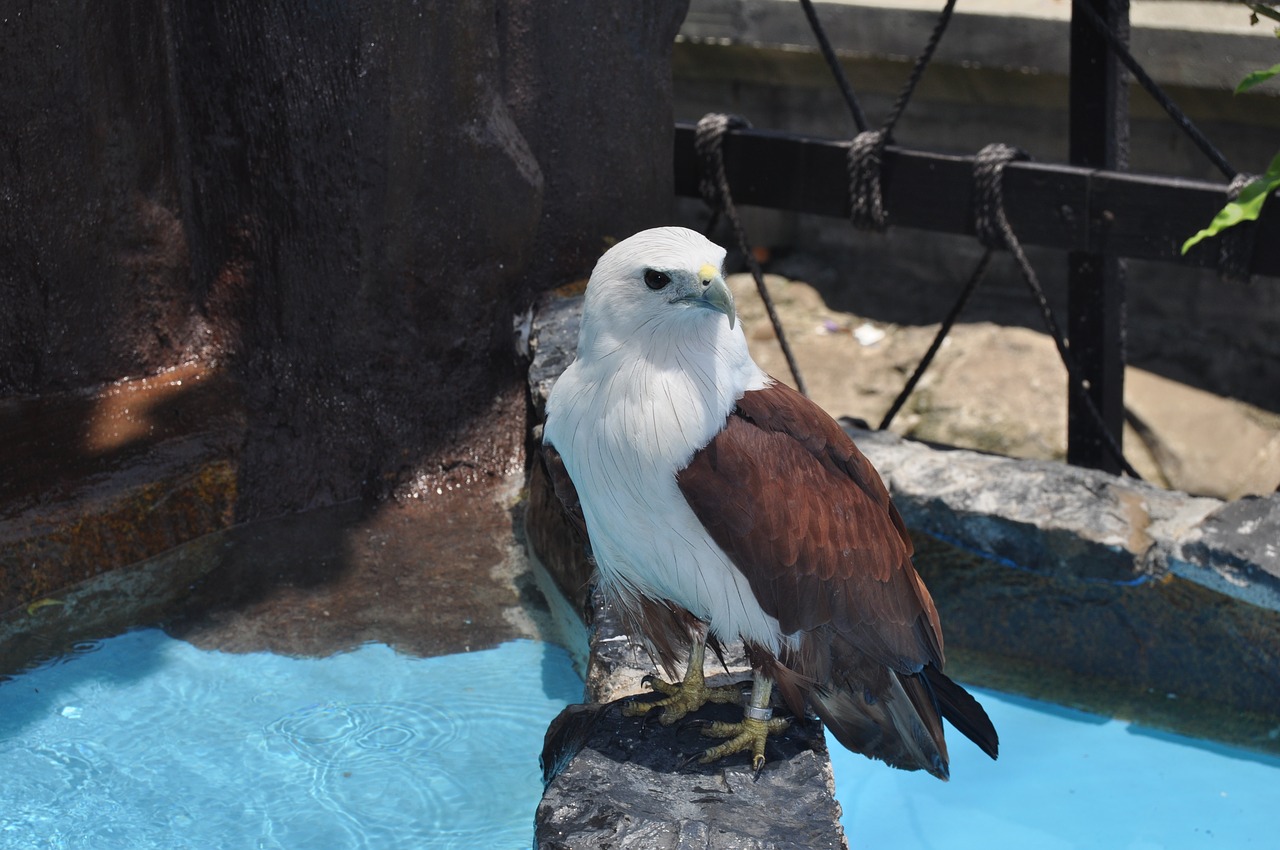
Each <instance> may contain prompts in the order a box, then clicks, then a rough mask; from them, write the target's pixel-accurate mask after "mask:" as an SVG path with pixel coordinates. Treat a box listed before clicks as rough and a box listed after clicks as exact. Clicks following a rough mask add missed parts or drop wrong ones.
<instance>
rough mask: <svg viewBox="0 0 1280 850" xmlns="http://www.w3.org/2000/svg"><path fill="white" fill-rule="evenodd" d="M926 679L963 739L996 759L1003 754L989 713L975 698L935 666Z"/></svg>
mask: <svg viewBox="0 0 1280 850" xmlns="http://www.w3.org/2000/svg"><path fill="white" fill-rule="evenodd" d="M923 675H924V678H925V681H926V682H928V684H929V689H930V690H931V691H933V696H934V699H936V700H937V703H938V710H939V712H940V713H941V714H942V716H943V717H945V718H946V719H947V720H948V721H949V722H950V723H951V725H952V726H954V727H956V731H958V732H959V733H960V734H961V735H964V736H965V737H966V738H968V739H969V740H970V741H973V743H974V744H976V745H977V746H978V749H980V750H982V751H983V752H984V753H986V754H987V755H989V756H991V757H992V758H993V759H994V758H997V757H998V756H999V754H1000V736H999V735H997V734H996V727H995V726H993V725H992V723H991V718H990V717H987V712H986V710H985V709H984V708H983V707H982V705H981V704H980V703H979V702H978V701H977V700H976V699H974V698H973V695H972V694H970V693H969V692H968V691H966V690H965V689H964V688H962V687H961V686H960V685H957V684H956V683H955V682H953V681H951V679H950V678H948V677H947V675H946V674H945V673H943V672H942V671H941V670H939V669H938V668H937V667H934V666H933V665H932V664H930V665H928V666H926V667H925V668H924V673H923Z"/></svg>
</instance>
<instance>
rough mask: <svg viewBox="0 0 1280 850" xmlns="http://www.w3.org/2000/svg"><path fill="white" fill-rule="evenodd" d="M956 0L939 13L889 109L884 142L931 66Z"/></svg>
mask: <svg viewBox="0 0 1280 850" xmlns="http://www.w3.org/2000/svg"><path fill="white" fill-rule="evenodd" d="M955 8H956V0H947V5H946V6H944V7H943V9H942V13H941V14H940V15H938V21H937V23H935V24H934V25H933V32H932V33H930V34H929V41H928V42H927V43H926V44H925V46H924V50H922V51H920V56H919V57H917V58H916V64H915V66H914V67H912V69H911V74H910V76H908V77H907V82H906V84H905V85H904V86H903V87H902V91H900V92H898V99H897V100H895V101H894V102H893V107H892V108H891V109H890V110H889V117H888V118H886V119H885V120H884V124H883V125H882V126H881V127H880V130H881V132H883V133H884V142H885V144H888V142H889V140H890V139H891V138H893V128H894V126H895V125H896V124H897V123H898V119H899V118H901V117H902V113H903V112H904V111H905V110H906V108H907V104H908V103H909V102H910V101H911V95H912V94H913V93H914V92H915V90H916V85H917V84H918V83H919V82H920V78H921V77H923V76H924V71H925V69H926V68H928V67H929V62H930V61H931V60H932V59H933V53H934V51H935V50H937V49H938V43H939V42H941V41H942V34H943V33H944V32H946V31H947V24H949V23H951V13H952V12H954V11H955Z"/></svg>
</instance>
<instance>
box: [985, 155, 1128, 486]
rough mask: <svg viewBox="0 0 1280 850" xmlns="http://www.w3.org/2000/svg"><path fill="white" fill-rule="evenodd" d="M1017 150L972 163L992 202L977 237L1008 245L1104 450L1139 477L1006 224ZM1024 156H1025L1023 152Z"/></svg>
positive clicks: (1025, 257) (1029, 264)
mask: <svg viewBox="0 0 1280 850" xmlns="http://www.w3.org/2000/svg"><path fill="white" fill-rule="evenodd" d="M1018 153H1020V152H1019V151H1017V149H1016V148H1011V147H1009V146H1008V145H1001V144H994V145H987V146H986V147H985V148H983V149H982V150H981V151H980V152H979V153H978V156H977V158H976V159H975V163H974V170H975V172H976V171H977V170H978V167H979V166H978V162H979V161H983V160H985V161H986V162H987V165H986V166H985V167H987V168H990V169H991V177H990V181H991V186H990V189H989V191H990V192H991V196H990V197H991V201H992V203H991V205H990V209H991V214H990V222H989V223H987V224H979V222H978V221H977V220H975V222H974V224H975V228H981V230H980V233H979V238H982V239H991V240H992V242H991V243H990V244H987V247H988V248H990V247H994V246H997V245H998V246H1000V247H1004V248H1007V249H1008V250H1009V253H1010V254H1011V255H1012V256H1013V259H1014V260H1015V261H1016V262H1017V264H1018V268H1019V270H1020V271H1021V272H1022V277H1023V279H1024V280H1025V281H1026V282H1027V286H1028V287H1029V288H1030V289H1031V294H1032V295H1033V296H1034V298H1035V301H1036V304H1037V306H1039V308H1040V316H1041V318H1042V319H1043V320H1044V325H1045V328H1047V329H1048V331H1049V334H1050V335H1051V336H1052V337H1053V342H1054V345H1055V346H1057V348H1058V356H1059V357H1060V358H1061V359H1062V365H1063V366H1065V367H1066V370H1067V382H1068V385H1069V386H1070V387H1071V391H1072V392H1074V393H1076V394H1077V395H1078V396H1079V398H1080V400H1081V402H1083V404H1084V409H1085V411H1086V412H1087V413H1088V415H1089V418H1090V419H1091V420H1092V421H1093V424H1094V427H1095V428H1096V429H1097V432H1098V434H1099V435H1100V436H1101V438H1102V442H1103V445H1104V446H1106V448H1107V451H1108V452H1110V453H1111V456H1112V457H1113V458H1114V459H1115V461H1116V463H1117V464H1119V466H1120V468H1121V469H1122V470H1123V471H1124V472H1125V474H1126V475H1129V476H1130V477H1132V478H1136V479H1139V480H1141V478H1142V476H1141V475H1139V474H1138V472H1137V470H1135V469H1134V468H1133V467H1132V466H1131V465H1130V464H1129V461H1127V460H1126V459H1125V456H1124V452H1123V451H1122V450H1121V448H1120V444H1119V442H1117V440H1116V437H1115V435H1114V434H1112V433H1111V430H1110V429H1109V428H1107V426H1106V422H1105V420H1103V418H1102V413H1101V411H1099V410H1098V405H1097V404H1096V403H1095V402H1094V400H1093V396H1091V395H1090V394H1089V390H1088V388H1087V386H1086V385H1085V380H1084V378H1083V377H1082V376H1081V375H1080V368H1079V366H1077V365H1076V362H1075V358H1074V357H1072V356H1071V352H1070V350H1069V349H1068V348H1067V340H1066V337H1065V336H1064V335H1063V333H1062V329H1061V328H1060V327H1059V326H1058V320H1057V319H1056V318H1055V317H1054V315H1053V308H1052V307H1051V306H1050V305H1049V299H1048V298H1046V297H1045V294H1044V288H1043V287H1042V286H1041V285H1040V279H1039V278H1038V277H1036V272H1035V269H1034V268H1032V267H1031V262H1030V261H1029V260H1028V259H1027V255H1026V253H1025V252H1023V250H1022V244H1021V243H1020V242H1019V241H1018V237H1017V236H1015V235H1014V232H1013V228H1012V227H1011V226H1010V225H1009V219H1008V217H1007V216H1006V215H1005V210H1004V193H1003V189H1002V184H1003V179H1004V166H1005V165H1006V164H1008V162H1010V161H1011V160H1012V159H1014V158H1017V154H1018ZM1023 156H1024V157H1025V154H1024V155H1023Z"/></svg>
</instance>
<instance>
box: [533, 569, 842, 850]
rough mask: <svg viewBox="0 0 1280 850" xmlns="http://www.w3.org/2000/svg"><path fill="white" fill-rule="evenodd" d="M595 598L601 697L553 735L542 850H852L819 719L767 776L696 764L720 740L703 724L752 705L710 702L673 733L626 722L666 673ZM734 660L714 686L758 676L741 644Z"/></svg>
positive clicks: (593, 686)
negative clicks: (703, 730) (629, 705)
mask: <svg viewBox="0 0 1280 850" xmlns="http://www.w3.org/2000/svg"><path fill="white" fill-rule="evenodd" d="M592 602H593V605H592V619H593V624H592V625H593V628H592V636H591V660H590V666H589V668H588V673H587V699H588V700H589V702H588V703H587V704H584V705H573V706H569V708H567V709H565V711H564V712H562V713H561V714H560V716H559V717H558V718H556V720H555V721H553V722H552V724H551V727H550V728H549V729H548V731H547V738H546V743H545V745H544V748H543V753H542V767H543V776H544V781H545V782H546V783H547V788H546V791H545V793H544V794H543V798H542V803H541V805H539V807H538V813H537V833H536V840H535V843H536V846H537V847H538V848H539V850H588V849H589V848H590V850H594V849H595V848H601V847H610V848H616V850H625V848H635V850H651V848H671V850H676V848H699V849H700V850H702V848H705V849H706V850H766V848H778V850H781V849H782V848H796V850H808V849H809V848H813V850H817V848H824V850H825V848H844V847H846V846H847V845H846V843H845V838H844V832H843V830H842V829H841V827H840V823H839V819H840V806H839V804H837V803H836V802H835V800H834V799H833V796H832V795H833V793H834V787H835V786H834V782H833V779H832V775H831V762H830V759H829V757H828V754H827V748H826V741H825V739H824V738H823V735H822V726H821V724H820V723H819V722H818V721H817V720H813V719H807V718H805V719H800V720H796V718H794V717H792V718H790V719H791V720H792V724H791V726H790V728H788V729H787V731H786V732H784V733H783V734H782V735H779V736H777V737H774V738H770V740H769V744H768V746H767V748H766V750H765V756H766V758H767V759H768V762H767V763H766V764H765V767H764V770H763V771H761V773H760V775H759V776H758V777H757V776H755V775H753V774H754V772H753V771H752V769H751V765H750V759H749V757H748V756H747V755H746V754H744V753H739V754H737V755H734V756H730V757H729V758H727V759H724V760H722V761H720V762H717V763H716V764H712V765H700V764H698V763H697V762H696V760H695V761H693V762H692V763H687V762H690V757H691V756H696V754H697V753H699V752H700V751H702V750H704V749H706V748H707V747H708V746H714V745H715V744H716V743H717V742H718V740H717V739H714V738H707V737H704V736H703V735H701V734H700V733H699V725H700V724H701V723H703V722H710V721H715V720H722V721H728V722H736V721H738V720H740V719H741V717H742V710H741V708H740V707H738V706H734V705H706V706H703V708H702V709H700V710H699V711H697V712H696V713H695V714H693V715H690V716H689V717H686V718H685V719H684V720H682V721H679V722H677V723H676V724H674V725H672V726H663V725H662V724H660V723H658V722H657V720H656V719H654V718H638V717H626V716H624V715H623V714H622V712H621V706H622V705H623V704H624V703H626V702H628V701H629V700H631V699H632V698H633V695H635V694H645V695H642V696H639V697H638V699H641V700H648V699H654V698H656V697H655V696H654V695H652V694H651V693H646V692H644V691H642V687H641V679H642V677H643V676H644V675H646V674H648V673H652V672H654V670H653V668H652V662H650V661H649V660H648V658H647V657H646V656H645V655H644V654H643V653H642V652H640V651H639V650H638V649H637V647H636V645H635V643H634V642H633V641H632V640H631V639H630V638H628V637H627V636H626V635H625V634H622V633H621V630H620V623H619V621H618V619H617V617H616V616H615V615H614V613H613V612H612V611H611V610H610V608H609V607H608V606H607V605H605V604H604V603H603V602H602V601H601V599H600V598H599V596H598V594H596V595H594V596H593V598H592ZM725 662H726V667H727V670H726V672H724V673H721V674H719V675H716V676H708V683H709V684H712V685H719V684H728V683H730V682H741V681H743V680H744V678H745V679H746V680H747V681H750V674H749V672H747V670H748V668H747V667H746V663H745V660H744V659H743V658H742V653H741V645H740V644H739V645H736V646H729V647H726V648H725ZM714 664H716V661H715V660H714V659H712V660H711V663H710V664H709V665H708V672H710V671H711V670H712V665H714ZM729 671H733V672H729ZM681 672H683V671H681ZM775 711H776V712H777V715H776V716H779V717H783V716H789V713H788V712H786V710H785V709H781V708H777V707H775Z"/></svg>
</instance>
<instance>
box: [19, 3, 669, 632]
mask: <svg viewBox="0 0 1280 850" xmlns="http://www.w3.org/2000/svg"><path fill="white" fill-rule="evenodd" d="M571 6H572V7H571ZM685 6H686V3H685V2H680V0H671V2H659V3H652V4H645V5H644V7H643V8H639V7H637V8H631V7H626V8H622V7H616V8H615V7H614V6H613V5H606V4H601V5H596V6H592V7H590V8H589V9H585V10H584V9H582V8H577V6H576V5H573V4H561V5H556V6H553V7H547V6H546V4H539V3H534V2H532V0H526V1H525V2H497V0H492V2H469V3H462V4H453V5H450V6H447V7H443V6H441V7H430V8H429V9H427V8H418V7H410V6H406V5H403V4H396V3H391V2H375V3H372V4H368V3H361V4H357V3H347V2H339V3H331V4H326V5H325V7H324V8H323V9H319V8H317V7H315V6H314V4H307V3H303V2H300V1H299V2H285V3H276V4H268V5H266V6H264V5H263V4H260V3H256V2H248V0H233V1H232V2H228V3H221V4H215V5H214V6H203V5H199V4H182V3H175V2H172V0H145V2H143V3H138V4H127V5H125V6H102V7H99V6H92V7H84V8H81V7H68V6H60V5H57V4H55V5H53V6H49V5H44V6H36V7H31V8H26V9H23V10H21V11H19V12H14V13H13V14H12V15H9V16H8V18H7V20H6V23H5V32H6V41H7V43H10V44H12V45H13V46H14V49H13V50H11V51H8V52H6V53H5V57H6V58H3V59H0V83H3V85H0V118H3V126H5V127H6V128H7V131H6V139H5V142H6V144H5V147H4V150H5V151H6V164H5V166H4V169H5V172H6V181H7V182H6V189H5V191H6V195H7V202H6V203H5V204H3V205H0V285H2V286H3V289H4V296H5V301H6V308H7V309H5V310H3V311H0V393H2V394H4V395H5V396H6V397H7V399H6V400H4V401H3V402H2V404H3V405H4V406H3V408H2V411H3V412H0V417H3V418H2V419H0V427H2V428H3V434H4V437H5V438H6V442H7V443H10V444H12V445H14V446H15V447H16V448H15V451H16V452H17V453H18V454H19V455H21V454H22V453H23V451H24V450H25V449H30V451H27V452H26V455H25V458H26V459H25V460H22V461H21V462H20V463H18V464H17V465H16V466H14V467H13V473H12V478H10V479H8V480H7V483H6V484H5V485H3V486H4V492H3V493H2V494H0V497H2V498H3V500H4V503H3V504H2V505H0V537H3V538H4V539H6V540H10V541H12V540H16V539H19V538H20V539H21V541H22V545H21V547H7V551H10V552H15V553H18V554H15V555H14V556H13V560H12V561H11V562H10V561H9V559H8V557H7V556H6V563H5V567H6V569H5V577H4V579H3V580H0V608H5V607H10V606H13V605H21V604H25V603H26V602H28V601H30V600H31V599H33V598H37V597H38V596H40V595H42V594H46V593H49V592H52V591H53V590H55V589H57V588H58V587H61V586H64V585H65V583H67V582H70V581H77V580H80V579H82V578H84V577H85V576H87V575H90V574H93V573H96V572H99V571H101V570H102V569H108V568H111V567H112V566H115V565H117V564H120V563H129V562H131V561H133V560H137V559H138V558H140V557H146V556H147V555H152V554H155V553H156V552H157V551H159V549H158V548H157V547H161V548H162V547H163V546H164V545H174V544H175V543H176V542H180V541H181V540H183V539H191V537H192V536H196V535H198V534H201V533H204V532H206V531H208V530H211V529H212V528H221V527H225V526H226V525H228V524H238V523H243V522H251V521H255V520H260V519H265V518H270V517H275V516H280V515H282V514H287V513H289V512H293V511H301V510H304V509H308V508H314V507H318V506H325V505H333V504H339V503H344V502H347V501H349V500H353V499H358V498H366V499H368V498H376V497H385V496H387V495H388V494H392V493H403V494H413V493H416V492H424V493H426V492H435V491H437V490H439V491H441V492H446V491H448V490H449V489H450V488H457V487H464V486H471V485H475V484H477V483H483V482H485V481H494V480H499V479H501V478H503V477H504V476H506V475H507V474H508V473H509V472H511V471H512V470H513V469H517V470H518V469H520V468H522V466H523V463H524V457H523V451H524V441H525V425H526V422H525V392H524V387H523V381H522V377H521V374H520V369H519V367H518V365H517V362H516V357H515V355H514V354H513V345H512V331H511V321H512V316H513V315H514V314H516V313H517V312H518V311H519V310H520V308H521V307H522V306H523V305H524V304H527V303H528V302H529V301H530V300H531V298H532V295H533V294H534V293H535V292H536V291H538V290H540V289H542V288H545V287H548V286H551V285H554V284H556V283H559V282H561V281H563V280H564V279H568V278H572V277H574V276H577V275H580V274H582V273H583V272H584V271H585V270H586V269H587V268H589V266H590V264H591V263H592V262H594V259H595V257H596V256H597V255H598V253H599V252H600V250H601V249H602V248H603V247H604V246H605V245H606V244H607V243H608V240H610V239H611V238H616V237H619V236H625V235H627V234H629V233H631V232H633V231H635V230H638V229H640V228H642V227H646V226H649V225H651V224H654V223H658V222H661V221H664V220H665V219H666V218H667V212H668V209H669V206H670V202H671V194H672V193H671V174H670V172H671V164H670V147H671V145H670V128H671V123H672V119H671V106H670V51H671V44H672V42H673V39H674V36H675V33H676V30H677V28H678V26H679V24H680V21H681V19H682V18H683V15H684V11H685ZM566 41H568V42H571V43H573V44H575V45H576V47H575V49H574V50H572V51H565V50H563V49H561V47H562V45H563V44H564V43H565V42H566ZM570 80H571V81H572V84H567V82H566V81H570ZM620 198H625V199H626V202H625V203H621V202H619V199H620ZM175 367H181V368H180V369H179V370H178V372H165V371H164V370H170V369H174V368H175ZM182 370H193V371H192V373H191V374H197V373H198V374H199V375H201V380H200V382H197V383H196V384H194V385H192V386H188V385H186V384H185V383H184V384H183V385H182V387H181V388H180V389H179V388H178V387H177V385H176V383H175V382H176V379H174V378H173V377H172V376H173V375H177V374H180V373H181V374H187V373H186V372H183V371H182ZM157 373H160V374H159V375H158V374H157ZM142 375H156V376H157V379H156V380H157V381H158V382H157V383H156V384H155V385H154V386H153V387H151V388H149V389H147V390H146V391H145V392H144V391H141V390H139V392H142V395H132V396H131V395H129V393H130V392H133V391H134V390H135V389H136V381H135V382H132V383H130V384H120V383H118V382H120V381H121V380H122V379H125V378H137V377H138V376H142ZM166 381H168V383H166ZM113 382H114V383H113ZM148 394H149V395H148ZM143 396H146V397H147V398H148V399H149V402H148V404H147V405H146V412H145V413H142V412H139V411H137V410H134V411H132V412H131V413H130V414H129V415H127V416H126V415H124V414H123V413H122V414H120V416H119V417H117V418H116V419H115V420H114V421H115V422H116V423H117V425H118V427H119V428H120V429H123V430H122V431H121V432H120V435H118V437H117V438H116V439H115V441H114V442H112V440H105V442H104V441H103V440H104V439H105V438H100V437H99V436H95V435H96V434H97V432H96V431H95V428H97V427H98V426H97V425H96V424H95V423H96V422H97V420H98V418H100V417H101V416H102V411H103V410H104V409H107V408H108V407H109V406H110V405H111V404H114V403H117V402H118V401H119V400H120V399H124V398H138V399H141V398H142V397H143ZM86 494H88V495H89V496H93V497H94V498H97V499H98V500H99V502H98V504H100V505H105V504H107V503H110V504H111V506H112V508H111V511H109V512H108V513H110V522H112V523H114V526H113V527H114V528H115V529H116V530H117V531H118V533H117V534H115V535H114V536H113V535H110V534H104V533H103V530H102V529H103V526H102V523H101V522H98V520H99V519H103V517H97V518H96V519H95V517H93V516H88V518H87V519H85V518H86V516H87V515H86V514H84V513H83V512H77V511H72V510H69V509H68V508H69V507H70V506H71V505H72V502H71V499H72V498H73V497H74V498H77V499H83V498H87V496H86ZM125 496H127V499H126V498H125ZM188 497H189V498H190V500H192V503H193V507H192V510H196V511H197V512H198V513H199V516H198V517H197V518H196V519H193V520H191V521H190V522H186V523H185V524H184V522H183V521H177V520H175V519H174V516H173V512H174V507H175V505H177V504H179V503H180V502H182V500H183V499H186V498H188ZM122 499H123V500H124V501H128V502H129V505H123V502H122ZM60 500H63V501H60ZM201 500H203V502H201ZM76 504H77V505H82V504H83V503H82V502H79V503H76ZM117 508H118V510H117ZM157 515H161V516H163V517H164V518H165V521H166V522H168V525H167V526H166V529H167V532H168V533H169V536H167V537H164V538H163V542H162V540H161V538H160V537H148V535H147V533H143V532H142V531H136V532H135V530H136V529H144V530H145V529H146V528H148V527H149V526H147V525H146V523H147V522H149V521H150V518H153V517H155V516H157ZM75 517H80V519H75ZM103 521H107V520H103ZM126 544H127V545H126ZM103 553H106V555H104V554H103ZM28 556H30V557H28ZM55 562H56V563H58V564H60V565H61V566H60V567H59V568H58V570H55V571H53V572H49V570H48V568H47V567H46V566H45V565H47V564H51V563H55Z"/></svg>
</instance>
